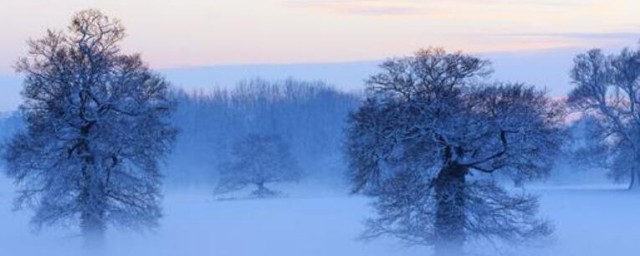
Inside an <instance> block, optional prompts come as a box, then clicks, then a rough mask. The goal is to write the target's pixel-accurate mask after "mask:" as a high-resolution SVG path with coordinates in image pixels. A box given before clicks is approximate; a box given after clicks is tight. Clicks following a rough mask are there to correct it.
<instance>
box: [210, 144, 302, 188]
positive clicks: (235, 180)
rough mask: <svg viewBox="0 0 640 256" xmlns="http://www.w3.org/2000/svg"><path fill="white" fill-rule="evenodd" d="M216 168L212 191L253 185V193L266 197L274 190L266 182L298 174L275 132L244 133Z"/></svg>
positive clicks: (284, 180) (285, 178)
mask: <svg viewBox="0 0 640 256" xmlns="http://www.w3.org/2000/svg"><path fill="white" fill-rule="evenodd" d="M220 169H221V170H220V180H219V182H218V186H217V187H216V193H225V192H230V191H235V190H239V189H242V188H244V187H246V186H248V185H255V186H256V190H255V191H253V193H252V194H253V195H254V196H257V197H268V196H273V195H276V194H277V192H275V191H273V190H271V189H269V188H267V187H266V186H265V185H266V184H267V183H277V182H293V181H298V180H300V178H301V177H302V172H301V170H300V168H299V167H298V165H297V163H296V161H295V159H294V158H293V157H292V156H291V154H290V153H289V148H288V146H287V144H285V143H284V142H283V141H282V140H281V139H280V138H279V137H278V136H266V135H256V134H251V135H248V136H247V137H245V138H243V139H242V140H241V141H240V142H239V143H237V144H236V145H235V146H234V148H233V149H232V152H231V159H229V161H228V162H226V163H224V164H223V165H222V167H221V168H220Z"/></svg>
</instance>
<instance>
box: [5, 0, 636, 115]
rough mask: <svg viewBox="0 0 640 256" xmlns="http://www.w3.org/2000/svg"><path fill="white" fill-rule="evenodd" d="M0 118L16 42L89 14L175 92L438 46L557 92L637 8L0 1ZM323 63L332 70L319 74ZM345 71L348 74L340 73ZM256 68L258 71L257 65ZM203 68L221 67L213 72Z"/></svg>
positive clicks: (629, 43)
mask: <svg viewBox="0 0 640 256" xmlns="http://www.w3.org/2000/svg"><path fill="white" fill-rule="evenodd" d="M0 6H1V8H0V111H10V110H13V109H15V108H16V107H17V105H18V104H19V102H20V100H21V99H20V96H19V91H20V80H19V78H17V77H16V75H15V73H14V71H13V68H12V66H13V64H14V63H15V61H16V60H17V59H18V58H19V57H21V56H25V53H26V52H27V44H26V41H27V40H28V39H30V38H33V39H36V38H40V37H42V36H43V35H44V34H45V32H46V30H47V29H58V30H62V29H65V28H66V27H67V25H68V24H69V22H70V19H71V17H72V16H73V14H74V13H76V12H78V11H80V10H83V9H87V8H96V9H99V10H102V11H103V12H104V13H105V14H106V15H108V16H111V17H115V18H118V19H120V20H121V21H122V23H123V25H124V26H125V27H126V29H127V37H126V38H125V39H124V41H123V42H122V48H123V50H124V52H128V53H142V58H143V59H144V60H145V61H146V62H148V63H149V64H150V66H151V67H152V68H155V69H158V70H162V71H166V72H164V73H166V74H168V78H170V79H172V81H175V82H176V83H177V84H178V85H181V86H184V87H191V88H197V89H202V88H206V87H211V86H213V85H220V84H226V85H229V84H233V83H234V82H235V81H238V80H241V79H243V78H248V79H250V78H254V77H257V76H260V77H267V78H269V79H272V78H273V79H276V78H286V77H299V78H301V79H320V80H322V79H324V80H326V81H328V82H330V83H333V84H335V85H337V86H338V87H340V86H342V87H349V86H351V87H349V88H354V85H356V86H355V87H357V86H361V85H362V81H363V80H364V79H365V78H366V76H367V75H368V74H370V73H371V72H373V71H375V70H376V69H375V64H376V63H378V62H379V61H380V60H382V59H385V58H388V57H393V56H406V55H410V54H412V53H413V52H415V51H416V50H417V49H419V48H424V47H429V46H440V47H444V48H445V49H447V50H449V51H455V50H462V51H464V52H467V53H472V54H478V55H481V56H484V57H487V58H490V59H492V60H495V61H494V63H495V64H496V65H494V67H495V68H496V73H497V74H498V77H499V78H507V79H510V80H520V81H522V80H525V81H526V82H532V83H542V84H543V86H545V88H549V86H552V85H554V84H561V85H562V86H564V87H562V88H565V89H562V90H560V89H557V90H555V91H554V89H553V87H552V90H551V91H552V92H556V94H557V95H560V94H562V93H564V92H566V88H567V84H568V81H567V75H566V73H567V72H568V69H569V67H570V65H571V58H572V56H575V54H576V53H579V52H583V51H585V50H587V49H589V48H594V47H598V48H604V49H615V50H617V49H620V48H622V47H636V45H637V44H638V41H639V39H640V19H638V18H637V17H638V16H637V15H638V13H640V1H639V0H518V1H516V0H511V1H510V0H446V1H445V0H393V1H392V0H306V1H303V0H228V1H222V0H64V1H63V0H56V1H52V0H0ZM326 63H332V64H334V65H329V66H327V65H319V64H326ZM341 63H347V64H341ZM265 64H266V66H265ZM203 67H219V68H215V69H211V68H203Z"/></svg>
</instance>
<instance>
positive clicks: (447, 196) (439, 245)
mask: <svg viewBox="0 0 640 256" xmlns="http://www.w3.org/2000/svg"><path fill="white" fill-rule="evenodd" d="M466 174H467V169H466V168H465V167H463V166H460V165H457V164H455V163H454V164H451V165H448V166H445V167H444V168H442V170H440V172H439V173H438V176H437V177H436V181H435V192H436V201H437V202H436V205H437V208H436V220H435V235H436V237H435V239H436V240H435V245H434V246H435V247H434V250H435V255H437V256H460V255H462V248H463V245H464V241H465V234H464V223H465V212H464V206H465V176H466Z"/></svg>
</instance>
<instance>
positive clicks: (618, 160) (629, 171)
mask: <svg viewBox="0 0 640 256" xmlns="http://www.w3.org/2000/svg"><path fill="white" fill-rule="evenodd" d="M571 79H572V82H573V84H575V88H574V89H573V90H572V91H571V92H570V94H569V99H568V102H569V103H570V104H571V106H573V107H574V108H576V109H577V110H579V111H581V112H582V113H583V114H584V115H586V116H588V117H589V118H591V119H592V120H595V121H596V122H597V124H598V127H599V129H598V130H597V133H594V134H592V135H591V136H589V137H591V138H589V139H592V140H597V142H595V143H592V145H596V146H597V148H596V149H597V150H599V151H600V153H599V154H601V155H606V156H608V157H607V159H606V160H605V161H601V163H604V164H605V166H606V167H608V168H609V169H610V170H611V172H610V175H611V177H613V178H614V179H616V180H619V179H625V178H628V180H629V189H640V168H638V165H639V164H640V108H638V105H639V104H640V49H638V50H635V51H634V50H630V49H624V50H622V51H621V52H620V53H619V54H616V55H610V56H606V55H605V54H603V53H602V51H601V50H599V49H594V50H590V51H588V52H587V53H584V54H580V55H578V56H576V58H575V59H574V66H573V68H572V69H571ZM590 150H592V151H593V149H590ZM602 151H604V152H602Z"/></svg>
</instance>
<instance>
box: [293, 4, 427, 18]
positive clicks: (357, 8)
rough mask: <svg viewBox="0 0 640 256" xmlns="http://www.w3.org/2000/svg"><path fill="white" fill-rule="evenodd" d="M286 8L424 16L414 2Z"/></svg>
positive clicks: (378, 14)
mask: <svg viewBox="0 0 640 256" xmlns="http://www.w3.org/2000/svg"><path fill="white" fill-rule="evenodd" d="M284 5H285V6H286V7H293V8H309V9H313V10H317V11H322V12H332V13H341V14H355V15H370V16H411V15H420V14H424V12H425V8H424V6H422V4H420V3H418V2H416V1H403V0H398V1H385V0H368V1H367V0H343V1H332V0H328V1H321V0H320V1H285V2H284Z"/></svg>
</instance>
